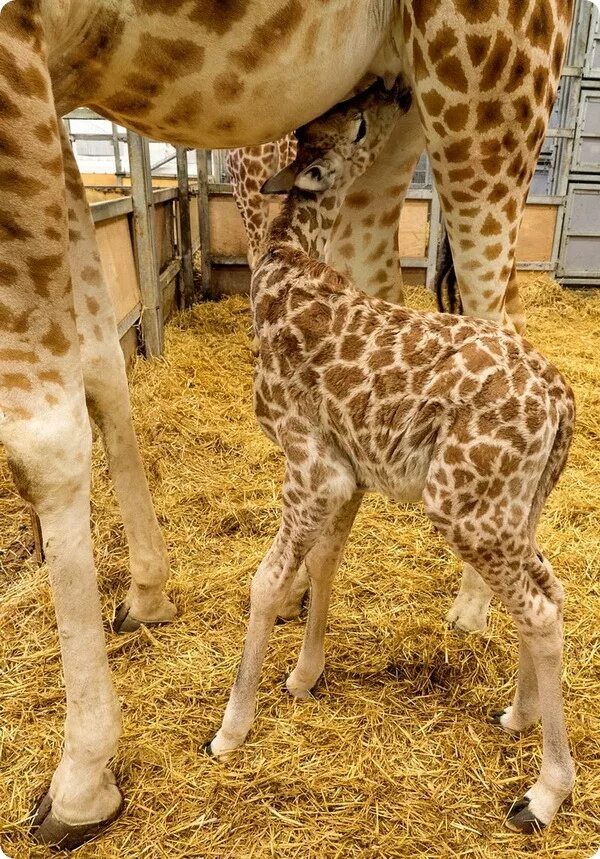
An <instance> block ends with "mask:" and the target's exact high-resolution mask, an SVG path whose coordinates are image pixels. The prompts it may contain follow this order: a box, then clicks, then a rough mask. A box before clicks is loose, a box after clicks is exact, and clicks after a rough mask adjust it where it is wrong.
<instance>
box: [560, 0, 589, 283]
mask: <svg viewBox="0 0 600 859" xmlns="http://www.w3.org/2000/svg"><path fill="white" fill-rule="evenodd" d="M568 63H569V66H568V67H567V69H566V71H567V73H570V76H571V78H570V80H571V84H570V85H571V99H570V101H571V109H570V110H567V112H571V113H574V114H575V116H574V120H575V124H574V132H573V137H572V140H571V141H569V144H570V145H569V146H567V147H566V149H565V153H564V155H565V158H566V159H568V161H567V163H566V165H565V166H566V169H565V170H564V171H563V176H564V185H566V187H564V189H562V193H564V195H565V201H564V206H563V217H562V218H561V219H560V223H559V224H558V225H557V234H558V230H559V229H560V250H559V254H558V266H557V271H556V275H557V277H558V278H559V279H560V281H561V282H562V283H565V284H573V285H575V284H583V285H590V286H598V285H600V14H599V11H598V8H597V7H596V6H594V5H592V4H591V3H589V2H588V0H582V2H579V3H578V4H577V6H576V10H575V21H574V28H573V37H572V39H571V45H570V48H569V57H568ZM577 73H578V74H577Z"/></svg>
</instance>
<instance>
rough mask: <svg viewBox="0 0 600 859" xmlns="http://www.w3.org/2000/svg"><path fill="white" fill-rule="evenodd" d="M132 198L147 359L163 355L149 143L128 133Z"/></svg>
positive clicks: (162, 322)
mask: <svg viewBox="0 0 600 859" xmlns="http://www.w3.org/2000/svg"><path fill="white" fill-rule="evenodd" d="M127 145H128V146H129V163H130V169H131V186H132V187H131V199H132V202H133V224H134V238H135V249H136V261H137V270H138V277H139V280H140V292H141V295H142V338H143V341H144V353H145V355H146V357H147V358H153V357H156V356H158V355H162V353H163V348H164V321H163V313H162V300H161V299H162V295H161V289H160V281H159V278H158V264H157V261H156V242H155V240H154V203H153V198H152V174H151V172H150V149H149V146H148V141H147V140H146V139H144V138H143V137H140V136H139V134H134V133H133V132H129V133H128V135H127Z"/></svg>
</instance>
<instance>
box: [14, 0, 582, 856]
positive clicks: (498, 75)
mask: <svg viewBox="0 0 600 859" xmlns="http://www.w3.org/2000/svg"><path fill="white" fill-rule="evenodd" d="M571 5H572V3H571V0H518V1H517V0H328V2H324V0H121V2H119V3H117V2H115V0H9V2H8V3H7V4H6V5H4V7H3V9H2V12H1V13H0V43H1V47H0V186H1V187H2V192H3V196H2V202H1V203H0V331H1V343H0V383H1V388H0V441H2V442H3V443H4V445H5V447H6V450H7V453H8V456H9V459H10V461H11V463H12V467H13V471H14V474H15V477H16V481H17V485H18V488H19V490H20V492H21V493H22V495H23V496H24V497H25V498H27V499H28V500H29V501H31V503H32V504H33V505H34V506H35V508H36V510H37V512H38V515H39V517H40V519H41V522H42V529H43V533H44V540H45V545H46V554H47V558H48V565H49V572H50V579H51V584H52V589H53V595H54V600H55V606H56V613H57V618H58V628H59V635H60V642H61V649H62V656H63V665H64V674H65V683H66V689H67V719H66V726H65V746H64V752H63V756H62V759H61V761H60V764H59V766H58V768H57V770H56V772H55V774H54V777H53V780H52V784H51V786H50V790H49V793H48V795H47V797H46V799H45V800H44V801H43V802H42V804H41V807H40V810H39V814H38V816H37V819H36V824H37V827H38V828H37V835H38V837H39V838H40V839H42V840H45V841H47V842H53V843H56V842H61V843H63V844H64V843H68V844H71V845H73V844H75V843H78V842H80V841H81V840H83V839H85V838H86V837H87V836H88V835H89V833H90V832H93V831H96V829H97V827H98V826H99V825H102V823H104V822H106V821H109V820H111V819H112V818H113V817H114V816H115V815H116V814H118V812H119V810H120V807H121V802H122V800H121V795H120V792H119V790H118V788H117V786H116V784H115V780H114V777H113V776H112V774H111V773H110V771H109V770H108V768H107V764H108V761H109V759H110V758H111V757H112V756H113V755H114V754H115V752H116V748H117V741H118V737H119V733H120V717H119V706H118V702H117V699H116V696H115V693H114V690H113V687H112V683H111V679H110V673H109V669H108V662H107V657H106V652H105V647H104V635H103V629H102V618H101V614H100V607H99V600H98V593H97V588H96V581H95V569H94V561H93V555H92V545H91V536H90V526H89V482H90V456H91V434H90V428H89V423H88V415H87V409H86V396H87V401H88V403H89V405H90V410H91V411H92V413H93V414H94V416H95V418H96V419H97V421H98V422H99V424H100V425H101V427H102V429H103V432H104V438H105V442H106V446H107V450H108V455H109V461H110V463H111V469H112V472H113V476H114V479H115V483H116V486H117V491H118V493H119V499H120V502H121V507H122V510H123V514H124V519H125V522H126V528H127V534H128V539H129V545H130V558H131V571H132V576H133V584H132V588H131V590H130V594H129V596H128V600H127V603H126V607H125V610H124V611H123V613H122V617H125V622H127V621H128V620H130V621H131V622H132V623H134V624H135V623H136V622H137V621H139V620H142V621H156V620H164V619H168V618H170V617H171V616H172V607H171V605H170V604H169V602H168V601H167V600H166V598H165V597H164V596H163V594H162V586H163V584H164V580H165V577H166V563H165V558H164V549H163V544H162V541H161V539H160V536H159V535H158V534H157V528H156V520H155V518H154V514H153V512H152V506H151V504H150V501H149V497H148V492H147V486H146V484H145V480H144V478H143V472H142V470H141V465H140V461H139V454H138V453H137V449H136V446H135V439H134V438H133V433H132V430H131V420H130V416H129V406H128V403H127V389H126V381H125V374H124V367H123V362H122V358H121V356H120V354H119V350H118V338H117V336H116V329H115V326H114V320H113V319H112V316H111V314H110V311H109V310H108V299H107V296H106V287H105V284H104V282H103V279H102V276H101V272H100V266H99V256H98V253H97V249H96V246H95V239H94V234H93V229H92V227H91V222H90V219H89V214H88V212H87V206H86V203H85V197H84V190H83V186H82V184H81V180H80V177H79V174H78V171H77V168H76V165H75V163H74V161H73V158H72V155H71V154H70V151H69V146H68V142H67V140H66V136H65V134H64V133H61V132H60V131H59V122H58V121H57V117H60V116H61V115H62V114H64V113H66V112H68V111H70V110H71V109H73V108H74V107H76V106H77V105H81V104H84V105H88V106H89V107H92V108H94V109H95V110H97V111H98V112H99V113H101V114H103V115H104V116H107V117H108V118H111V119H113V120H115V121H118V122H119V123H122V124H124V125H126V126H128V127H129V128H132V129H134V130H136V131H138V132H140V133H142V134H147V135H150V136H152V137H155V138H160V139H165V140H169V141H172V142H173V143H177V144H181V145H188V146H192V147H212V148H233V147H235V146H241V145H250V144H252V143H257V142H261V141H265V140H274V139H277V138H278V137H280V136H282V135H283V134H285V133H287V132H288V131H289V130H290V129H292V128H295V127H298V126H299V125H301V124H303V123H305V122H307V121H308V120H310V119H312V118H313V117H315V116H317V115H318V114H320V113H322V112H323V111H325V110H326V109H327V108H329V107H330V106H331V105H332V104H334V103H336V102H338V101H340V100H341V99H343V98H344V97H345V96H346V95H347V94H348V93H349V92H350V91H352V90H354V89H356V88H357V87H359V86H360V84H361V82H363V81H366V80H369V79H371V78H372V77H373V76H375V75H381V76H388V75H389V76H396V75H397V74H400V73H404V74H405V76H406V78H407V79H408V80H409V81H410V82H411V84H412V87H413V90H414V95H415V100H414V101H415V107H414V109H413V110H412V111H410V113H409V114H408V115H407V117H406V118H405V119H403V120H402V121H401V122H399V124H398V126H397V128H396V130H395V133H394V134H393V136H392V139H391V140H390V143H389V144H388V146H387V147H386V149H385V151H384V154H383V156H382V157H381V158H380V159H379V161H378V163H377V164H375V165H374V167H373V168H372V170H371V171H370V174H371V175H369V176H366V177H364V178H363V179H362V180H361V182H360V183H358V186H357V188H356V189H355V190H354V192H353V195H351V200H350V209H349V210H348V212H349V213H350V214H348V216H347V218H344V217H343V216H342V222H341V223H340V234H339V241H338V243H337V245H336V250H335V253H334V256H336V255H337V256H339V258H340V259H341V260H346V259H347V260H350V259H351V254H350V253H349V252H348V248H346V247H345V246H346V244H348V243H349V242H356V241H357V239H358V237H357V236H356V235H355V232H354V230H355V225H356V224H357V223H359V224H363V223H364V224H365V226H366V222H367V219H368V220H369V222H370V219H371V218H374V219H375V221H374V222H375V223H379V224H387V223H388V222H389V223H390V224H391V223H392V222H394V223H395V222H397V219H398V214H399V196H400V195H401V194H400V189H401V188H402V187H405V186H406V185H407V184H408V181H409V178H410V175H411V174H412V170H413V167H414V163H415V161H416V158H417V157H418V154H419V152H420V151H421V149H422V148H423V146H424V145H426V146H427V149H428V152H429V155H430V158H431V160H432V164H433V166H434V170H435V175H436V180H437V183H438V188H439V191H440V197H441V201H442V206H443V209H444V214H445V216H446V220H447V223H448V231H449V235H450V239H451V242H452V245H453V250H454V256H455V262H456V270H457V274H458V279H459V283H460V289H461V294H462V296H463V301H464V304H465V309H466V311H467V312H470V311H471V309H472V308H471V304H470V301H471V296H473V295H475V294H477V295H480V294H481V295H484V297H485V301H486V305H485V307H482V308H478V310H479V312H480V313H481V315H487V316H490V317H493V318H504V316H505V315H506V314H507V313H510V314H511V315H513V318H518V317H519V315H520V310H519V305H518V298H517V295H516V289H515V287H514V250H515V242H516V237H517V230H518V224H519V219H520V214H521V211H522V208H523V204H524V200H525V196H526V192H527V188H528V185H529V182H530V179H531V176H532V174H533V170H534V165H535V161H536V157H537V154H538V151H539V147H540V144H541V141H542V139H543V137H544V132H545V128H546V124H547V120H548V116H549V112H550V107H551V105H552V103H553V100H554V97H555V92H556V86H557V81H558V77H559V74H560V69H561V64H562V61H563V54H564V48H565V44H566V40H567V36H568V31H569V26H570V18H571V12H572V10H571ZM390 171H392V172H393V175H394V177H395V183H394V184H393V185H392V186H390V185H389V175H390ZM384 178H385V187H386V189H388V190H389V194H387V193H386V194H385V195H383V194H382V195H381V199H376V196H375V195H374V194H373V189H374V188H381V187H383V181H382V180H383V179H384ZM352 196H353V197H354V199H352ZM357 218H358V220H357ZM369 269H371V265H369ZM384 275H385V271H384V270H383V269H382V271H381V273H376V276H377V277H381V279H382V282H383V277H384ZM385 276H387V275H385ZM361 280H362V278H361V274H360V271H359V272H358V273H357V275H356V281H357V282H359V283H360V282H361ZM80 338H81V345H80ZM470 598H471V597H468V599H470Z"/></svg>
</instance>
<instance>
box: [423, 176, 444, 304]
mask: <svg viewBox="0 0 600 859" xmlns="http://www.w3.org/2000/svg"><path fill="white" fill-rule="evenodd" d="M440 216H441V209H440V198H439V196H438V192H437V190H436V188H435V186H434V187H433V190H432V192H431V213H430V216H429V247H428V249H427V280H426V283H425V285H426V286H427V289H433V284H434V281H435V273H436V271H437V257H438V247H439V243H440V226H441V218H440Z"/></svg>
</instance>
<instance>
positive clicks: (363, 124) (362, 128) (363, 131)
mask: <svg viewBox="0 0 600 859" xmlns="http://www.w3.org/2000/svg"><path fill="white" fill-rule="evenodd" d="M366 136H367V120H366V119H365V118H364V116H363V118H362V119H361V121H360V125H359V126H358V133H357V135H356V137H355V139H354V142H355V143H360V141H361V140H364V138H365V137H366Z"/></svg>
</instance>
